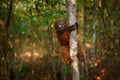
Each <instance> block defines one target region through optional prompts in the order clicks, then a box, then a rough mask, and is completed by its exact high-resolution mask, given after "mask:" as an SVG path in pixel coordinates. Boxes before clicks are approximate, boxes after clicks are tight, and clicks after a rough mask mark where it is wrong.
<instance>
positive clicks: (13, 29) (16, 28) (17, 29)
mask: <svg viewBox="0 0 120 80" xmlns="http://www.w3.org/2000/svg"><path fill="white" fill-rule="evenodd" d="M10 28H11V29H12V31H19V30H20V29H21V27H20V26H17V25H13V26H11V27H10Z"/></svg>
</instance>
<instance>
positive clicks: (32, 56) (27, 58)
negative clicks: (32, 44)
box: [15, 51, 46, 63]
mask: <svg viewBox="0 0 120 80" xmlns="http://www.w3.org/2000/svg"><path fill="white" fill-rule="evenodd" d="M45 54H46V53H42V54H41V53H40V52H37V51H34V52H33V53H32V52H30V51H26V52H25V53H21V54H20V55H19V56H18V55H17V54H16V53H15V57H16V58H19V59H21V60H22V61H23V62H26V63H31V61H32V62H38V59H41V58H43V57H44V56H45Z"/></svg>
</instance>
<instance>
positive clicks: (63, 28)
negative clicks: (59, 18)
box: [58, 24, 66, 31]
mask: <svg viewBox="0 0 120 80" xmlns="http://www.w3.org/2000/svg"><path fill="white" fill-rule="evenodd" d="M65 28H66V27H65V25H63V24H60V25H58V31H63V30H65Z"/></svg>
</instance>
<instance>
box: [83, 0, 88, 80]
mask: <svg viewBox="0 0 120 80" xmlns="http://www.w3.org/2000/svg"><path fill="white" fill-rule="evenodd" d="M86 7H87V5H86V0H83V10H84V12H83V15H84V18H83V27H84V30H83V36H84V38H83V48H84V63H85V72H86V76H88V66H87V57H86V26H87V23H86V21H87V10H86V9H87V8H86ZM86 79H87V77H86Z"/></svg>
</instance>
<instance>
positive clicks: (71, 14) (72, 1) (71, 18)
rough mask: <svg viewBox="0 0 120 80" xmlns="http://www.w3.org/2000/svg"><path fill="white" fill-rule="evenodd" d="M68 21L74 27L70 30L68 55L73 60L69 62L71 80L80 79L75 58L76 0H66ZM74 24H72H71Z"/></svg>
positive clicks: (76, 47)
mask: <svg viewBox="0 0 120 80" xmlns="http://www.w3.org/2000/svg"><path fill="white" fill-rule="evenodd" d="M67 6H68V23H69V26H71V27H73V28H74V27H76V28H75V29H74V30H73V31H71V32H70V40H69V43H70V57H71V59H72V60H73V63H72V64H71V67H72V71H73V74H72V76H73V80H80V72H79V66H78V65H79V62H78V58H77V54H78V40H77V26H76V25H75V24H76V23H77V20H76V0H68V1H67ZM73 25H74V26H73Z"/></svg>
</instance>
